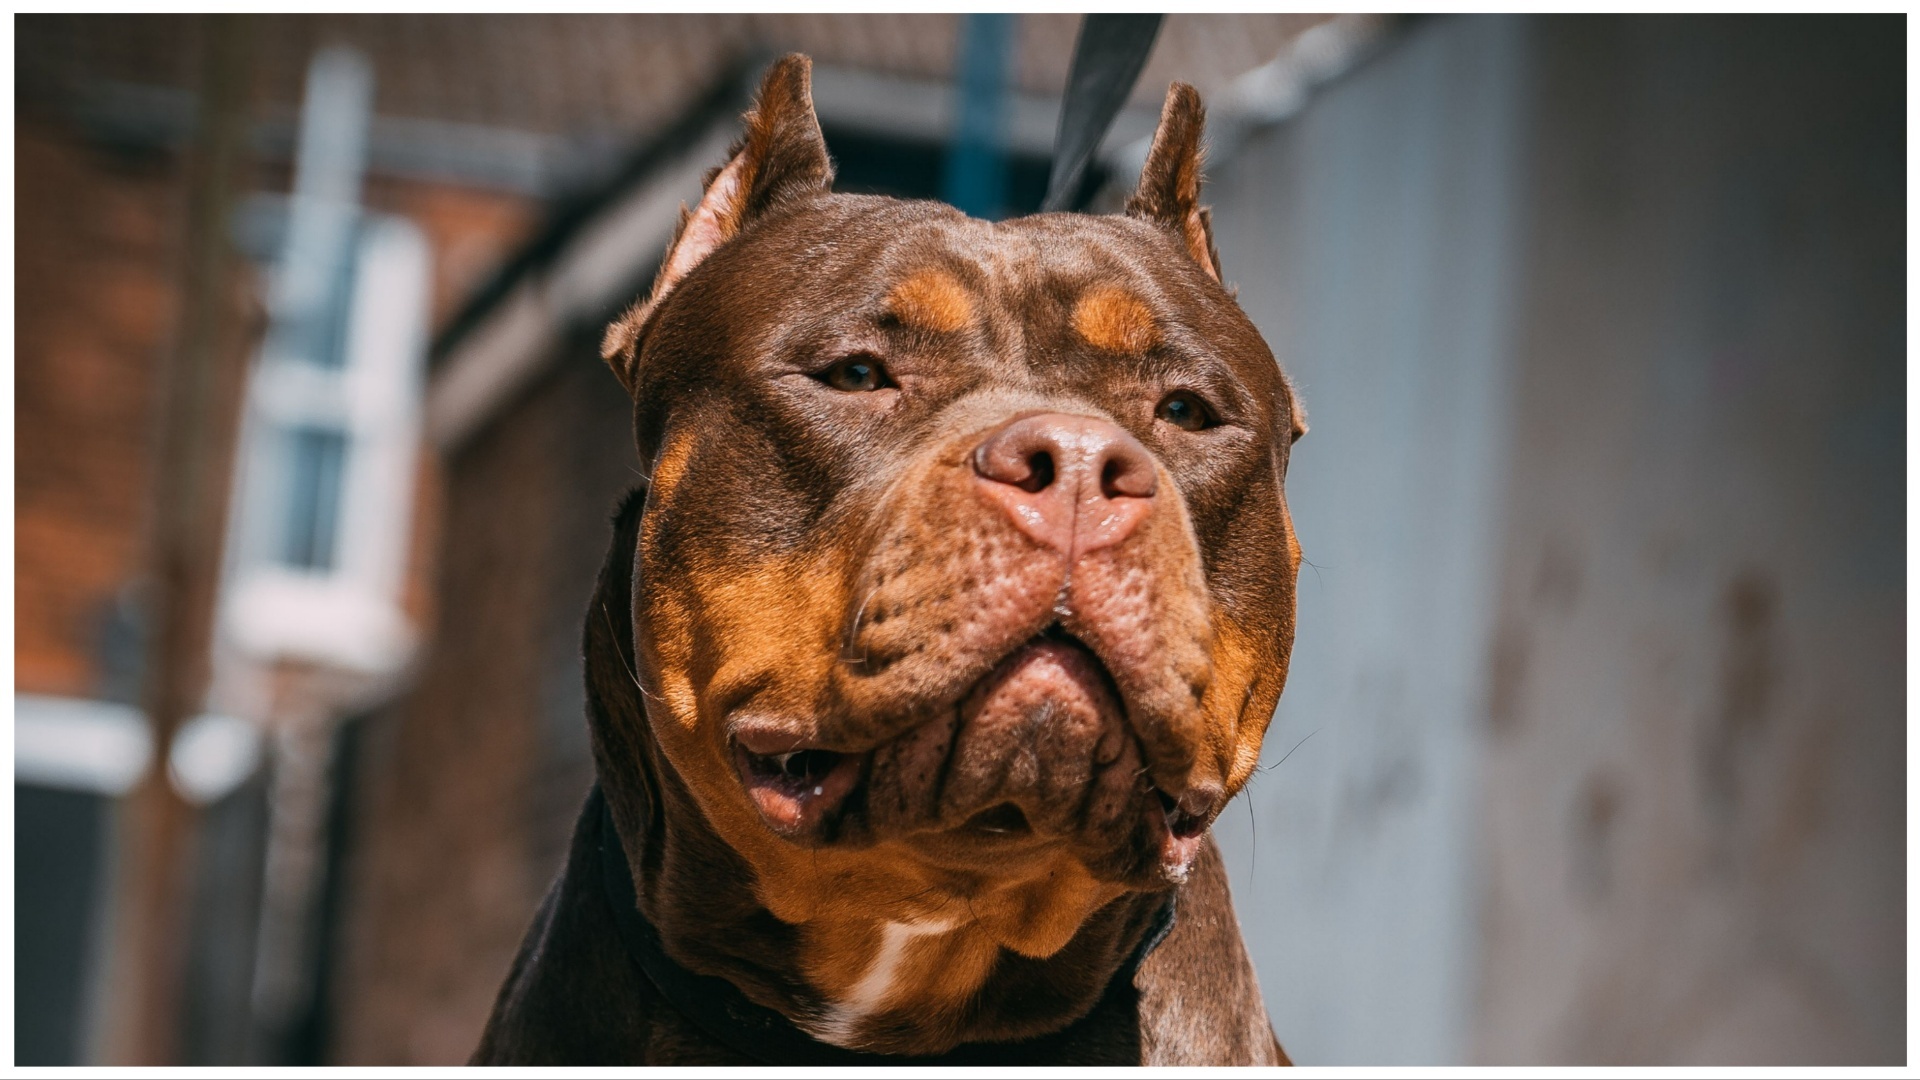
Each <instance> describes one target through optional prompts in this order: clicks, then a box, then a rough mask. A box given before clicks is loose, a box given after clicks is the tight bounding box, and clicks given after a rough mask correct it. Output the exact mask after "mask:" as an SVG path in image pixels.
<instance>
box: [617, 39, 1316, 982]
mask: <svg viewBox="0 0 1920 1080" xmlns="http://www.w3.org/2000/svg"><path fill="white" fill-rule="evenodd" d="M1199 124H1200V117H1199V108H1198V102H1197V99H1194V98H1192V92H1191V91H1190V90H1186V89H1185V88H1176V92H1175V93H1174V94H1173V95H1170V97H1169V103H1168V109H1167V114H1166V116H1165V117H1164V118H1163V122H1162V128H1161V131H1160V134H1159V135H1158V136H1157V138H1156V140H1155V145H1154V150H1153V152H1152V154H1151V155H1150V160H1149V163H1148V166H1147V171H1146V176H1145V178H1144V179H1143V183H1142V188H1141V192H1140V193H1139V194H1138V195H1136V196H1135V199H1134V202H1133V203H1132V204H1131V207H1130V213H1129V214H1128V215H1125V216H1121V215H1114V216H1105V217H1094V216H1085V215H1042V216H1037V217H1031V218H1024V219H1019V220H1015V221H1010V222H1004V223H999V224H992V223H988V222H983V221H978V220H974V219H970V218H967V217H965V216H963V215H961V214H960V213H958V212H957V211H955V210H953V209H951V208H949V207H945V206H942V205H939V204H934V203H920V202H903V201H899V200H894V199H887V198H879V197H872V196H849V195H834V194H832V193H831V192H830V190H829V188H828V183H829V181H830V176H831V174H830V169H829V166H828V164H827V160H826V155H825V149H824V145H823V144H822V143H821V142H820V137H819V129H818V126H817V123H816V122H815V121H814V119H813V114H812V108H811V104H810V102H809V101H808V98H807V93H806V68H805V65H804V61H793V60H790V61H783V62H782V64H781V65H779V66H777V67H776V69H775V71H774V72H773V74H772V75H770V76H769V78H768V80H767V85H766V87H765V88H764V89H763V91H762V97H761V102H760V106H759V109H758V112H757V113H756V114H755V115H754V116H752V117H751V118H750V120H749V131H748V136H747V139H746V141H745V143H744V145H743V147H742V149H741V150H740V151H739V152H738V153H737V154H736V155H735V156H734V158H733V159H732V160H731V161H730V162H729V164H728V165H727V166H726V167H725V168H724V169H722V170H720V171H719V172H718V173H716V175H715V176H714V178H713V179H712V180H711V181H710V182H709V186H708V191H707V195H706V197H705V199H704V200H703V202H702V204H701V205H700V206H699V207H698V208H696V209H695V210H694V211H693V212H692V213H691V215H690V216H689V218H688V221H687V222H686V224H685V225H684V227H683V229H682V232H681V235H680V239H679V240H678V241H677V243H676V245H675V247H674V249H673V250H672V252H671V253H670V254H669V256H668V260H667V264H666V266H665V267H664V268H663V270H662V274H661V278H660V281H659V283H658V284H657V285H656V288H655V292H654V295H653V297H652V298H651V299H650V300H649V301H648V302H647V303H645V304H643V305H641V306H640V307H638V308H636V309H635V311H634V312H633V313H632V314H630V315H629V316H628V317H627V318H625V319H624V320H622V321H621V322H619V323H616V324H615V326H614V327H613V328H612V330H610V332H609V334H608V347H607V353H608V358H609V360H610V362H611V363H613V365H614V367H615V370H616V372H618V373H619V374H620V375H621V377H622V380H623V381H624V382H625V383H626V385H627V386H628V388H629V390H630V391H631V392H632V393H633V395H634V398H635V402H636V436H637V440H638V443H639V447H640V452H641V455H642V459H643V462H644V463H645V466H646V469H647V471H648V474H649V477H650V486H649V490H648V495H647V502H646V505H645V510H644V512H643V516H642V519H641V525H640V538H639V543H638V547H637V550H636V551H635V552H634V559H635V575H634V581H635V586H634V595H633V618H634V626H635V636H636V639H637V640H636V642H635V646H636V652H637V659H638V671H637V675H638V679H639V681H640V682H641V684H642V686H643V689H644V691H645V693H646V695H647V699H648V710H649V718H650V722H651V723H652V724H653V726H654V729H655V732H656V735H657V737H658V739H659V742H660V744H661V746H662V748H663V750H664V752H665V754H666V756H667V758H668V760H669V761H670V763H671V765H672V766H673V768H674V769H675V770H676V771H677V772H678V773H679V775H680V777H681V778H682V779H683V780H684V782H685V783H686V785H687V787H688V789H689V790H690V791H691V792H692V794H693V795H694V797H695V799H696V800H697V801H698V802H699V804H700V806H701V808H702V810H703V811H704V812H705V814H706V815H707V817H708V819H709V821H710V823H711V825H712V827H713V828H714V829H715V830H716V831H717V832H718V833H719V834H720V835H721V837H722V838H723V839H725V841H726V842H727V843H728V844H730V845H731V846H732V847H734V848H735V849H736V850H737V851H739V852H740V853H741V854H742V856H743V857H744V858H745V859H746V861H747V862H748V863H749V864H750V865H751V866H752V867H753V869H754V871H755V873H756V875H757V879H758V880H757V883H756V892H757V893H758V895H759V897H760V899H761V901H762V902H763V903H765V904H766V905H767V906H768V907H769V908H770V909H771V910H772V911H773V912H774V914H775V915H777V916H779V917H780V918H782V919H783V920H786V921H788V922H792V923H809V922H813V921H815V920H820V919H823V918H828V919H830V917H831V916H832V915H833V914H835V913H840V914H846V915H849V916H852V915H864V916H866V917H867V918H868V919H869V920H871V919H872V918H875V917H878V918H885V919H890V920H892V921H896V922H902V923H907V924H912V925H921V926H927V925H932V926H943V925H951V924H953V923H954V922H956V921H958V920H959V919H960V918H961V917H962V914H964V918H965V919H967V920H973V921H976V922H977V923H978V924H979V925H981V926H982V927H984V928H986V929H987V930H988V932H989V933H990V934H991V935H992V937H993V938H994V939H995V940H997V942H998V943H999V944H1000V945H1004V946H1006V947H1009V948H1013V949H1015V950H1017V951H1019V952H1021V953H1023V954H1025V955H1029V956H1045V955H1050V954H1051V953H1052V952H1053V951H1055V950H1057V949H1059V948H1060V947H1061V946H1062V945H1064V944H1065V942H1066V941H1067V940H1068V939H1069V938H1070V937H1071V936H1072V934H1073V932H1074V930H1075V929H1076V928H1077V927H1078V926H1079V925H1080V924H1081V922H1082V921H1084V919H1085V918H1086V917H1087V916H1088V915H1089V914H1090V913H1091V912H1092V911H1094V910H1095V909H1097V908H1098V907H1099V906H1100V905H1102V904H1104V903H1106V902H1107V901H1109V900H1111V899H1112V898H1113V897H1115V896H1117V895H1119V894H1120V893H1122V892H1124V891H1127V890H1134V889H1153V888H1164V887H1166V886H1168V885H1169V884H1171V883H1175V882H1177V881H1179V880H1181V879H1182V878H1183V877H1184V875H1185V873H1186V871H1187V869H1188V867H1189V866H1190V864H1191V862H1192V859H1193V858H1194V855H1195V853H1196V851H1197V849H1198V845H1199V844H1200V842H1201V835H1202V833H1203V832H1204V830H1205V829H1206V827H1207V826H1208V824H1209V823H1210V822H1211V821H1212V819H1213V817H1214V816H1215V815H1216V814H1217V813H1218V812H1219V810H1220V809H1221V807H1222V806H1223V805H1224V804H1225V802H1226V800H1227V799H1228V798H1230V797H1231V796H1232V794H1233V793H1234V792H1236V791H1237V790H1238V789H1239V788H1240V787H1241V785H1243V784H1244V783H1245V782H1246V780H1247V778H1248V776H1249V775H1250V774H1251V772H1252V770H1253V769H1254V767H1255V765H1256V763H1257V761H1258V759H1259V751H1260V742H1261V736H1262V734H1263V732H1264V730H1265V727H1266V724H1267V720H1268V718H1269V716H1270V715H1271V714H1272V711H1273V708H1274V705H1275V703H1276V701H1277V699H1278V697H1279V694H1280V690H1281V686H1282V683H1283V682H1284V680H1285V673H1286V665H1287V656H1288V652H1289V650H1290V648H1291V645H1292V636H1293V609H1294V579H1295V572H1296V569H1297V566H1298V561H1299V549H1298V546H1297V544H1296V543H1295V541H1294V537H1293V530H1292V526H1291V523H1290V521H1289V520H1288V516H1287V510H1286V503H1285V499H1284V495H1283V486H1282V485H1283V478H1284V476H1285V472H1286V463H1287V454H1288V450H1289V446H1290V444H1291V442H1292V441H1293V439H1294V438H1295V437H1296V436H1297V433H1298V432H1299V431H1300V430H1302V426H1301V424H1300V421H1299V417H1298V414H1297V409H1296V406H1295V403H1294V401H1293V398H1292V394H1291V391H1290V389H1289V387H1288V385H1287V383H1286V380H1285V378H1284V377H1283V376H1282V374H1281V372H1280V369H1279V368H1278V366H1277V365H1276V364H1275V362H1274V359H1273V357H1272V355H1271V353H1270V352H1269V351H1268V349H1267V347H1266V346H1265V344H1264V343H1263V342H1262V341H1261V339H1260V336H1259V334H1258V333H1257V332H1256V331H1255V330H1254V328H1253V326H1252V325H1251V323H1249V322H1248V320H1247V319H1246V317H1245V316H1244V315H1243V314H1242V313H1241V311H1240V309H1239V307H1238V306H1237V305H1236V304H1235V303H1234V301H1233V299H1232V297H1231V296H1230V295H1229V293H1228V292H1227V291H1226V290H1225V289H1224V288H1223V287H1222V286H1221V284H1220V283H1219V281H1218V280H1217V277H1216V268H1215V260H1214V256H1213V253H1212V245H1211V241H1210V238H1209V237H1208V234H1207V221H1206V217H1205V213H1204V211H1203V210H1201V209H1200V208H1199V207H1198V206H1197V205H1196V204H1195V199H1196V198H1197V194H1198V180H1197V168H1198V163H1197V156H1198V137H1199Z"/></svg>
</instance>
